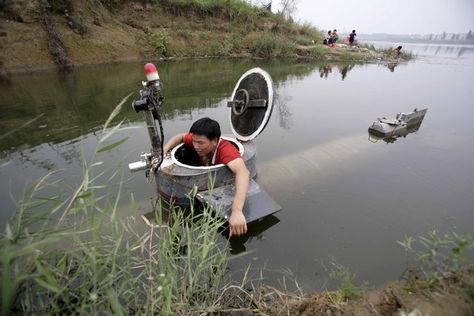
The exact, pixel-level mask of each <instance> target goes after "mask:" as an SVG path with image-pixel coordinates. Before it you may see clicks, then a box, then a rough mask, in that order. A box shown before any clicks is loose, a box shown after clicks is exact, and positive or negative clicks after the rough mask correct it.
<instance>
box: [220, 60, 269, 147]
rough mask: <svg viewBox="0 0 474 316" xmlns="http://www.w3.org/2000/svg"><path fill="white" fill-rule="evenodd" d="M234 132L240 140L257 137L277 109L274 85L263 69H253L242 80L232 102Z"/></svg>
mask: <svg viewBox="0 0 474 316" xmlns="http://www.w3.org/2000/svg"><path fill="white" fill-rule="evenodd" d="M228 107H230V109H229V115H230V123H231V128H232V133H233V134H234V135H235V137H236V138H237V139H238V140H240V141H249V140H252V139H254V138H255V137H257V136H258V135H259V134H260V133H261V132H262V131H263V129H264V128H265V126H266V125H267V123H268V121H269V120H270V116H271V114H272V110H273V82H272V78H271V77H270V75H269V74H268V73H267V72H266V71H265V70H263V69H261V68H253V69H250V70H249V71H247V72H246V73H244V74H243V75H242V77H240V79H239V81H238V82H237V84H236V85H235V88H234V91H233V92H232V99H231V101H230V102H228Z"/></svg>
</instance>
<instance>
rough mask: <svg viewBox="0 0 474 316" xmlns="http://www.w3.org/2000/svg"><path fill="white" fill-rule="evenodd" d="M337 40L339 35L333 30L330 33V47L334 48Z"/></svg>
mask: <svg viewBox="0 0 474 316" xmlns="http://www.w3.org/2000/svg"><path fill="white" fill-rule="evenodd" d="M338 38H339V35H337V30H336V29H334V30H333V31H332V33H331V44H332V47H335V46H336V42H337V39H338Z"/></svg>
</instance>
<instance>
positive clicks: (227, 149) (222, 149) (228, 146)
mask: <svg viewBox="0 0 474 316" xmlns="http://www.w3.org/2000/svg"><path fill="white" fill-rule="evenodd" d="M183 142H184V145H185V146H186V147H188V148H192V149H193V150H194V146H193V134H192V133H186V134H185V135H184V137H183ZM241 157H242V156H240V153H239V150H238V149H237V148H236V147H235V146H234V145H232V143H231V142H229V141H227V140H225V139H222V138H220V139H219V143H218V144H217V148H216V150H215V152H214V155H213V161H211V165H218V164H221V163H222V164H225V165H226V164H228V163H229V162H231V161H232V160H234V159H237V158H241ZM199 159H200V160H201V163H202V159H201V157H199Z"/></svg>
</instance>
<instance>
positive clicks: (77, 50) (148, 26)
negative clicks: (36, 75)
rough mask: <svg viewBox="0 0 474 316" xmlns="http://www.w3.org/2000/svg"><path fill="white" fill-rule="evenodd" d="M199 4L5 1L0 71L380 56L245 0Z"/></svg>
mask: <svg viewBox="0 0 474 316" xmlns="http://www.w3.org/2000/svg"><path fill="white" fill-rule="evenodd" d="M103 3H109V4H110V3H113V4H114V6H113V7H108V6H106V5H104V4H103ZM200 3H201V4H200ZM202 3H205V1H204V2H197V1H196V2H194V1H187V2H176V4H175V2H173V1H161V2H156V3H155V2H153V4H152V3H151V2H150V3H149V2H147V1H142V2H134V1H119V0H117V1H105V2H104V1H78V0H48V1H46V0H44V1H38V0H16V1H7V2H5V3H4V4H2V6H3V8H2V9H3V10H1V11H0V48H1V52H0V73H2V74H4V75H5V74H8V73H9V72H17V71H30V70H36V69H43V68H51V67H61V68H72V67H74V66H77V65H82V64H94V63H102V62H114V61H125V60H127V61H131V60H145V59H147V60H153V59H159V58H183V57H246V58H309V59H318V60H332V61H333V60H358V61H361V60H374V59H377V58H379V59H380V57H381V56H382V55H381V54H380V53H377V52H375V51H374V50H371V49H368V48H352V49H350V48H348V47H345V46H340V47H338V48H334V49H331V48H328V47H327V46H323V45H320V44H315V43H321V42H322V35H321V33H320V32H319V30H317V29H315V28H313V27H311V26H308V25H298V24H295V23H293V22H291V21H287V20H285V19H284V18H283V17H282V16H280V15H277V14H273V13H271V12H269V11H267V10H264V9H259V8H255V7H249V6H248V5H246V4H244V2H239V1H228V3H227V2H226V3H223V4H222V5H221V6H220V7H219V6H215V5H214V6H212V7H205V6H204V4H202Z"/></svg>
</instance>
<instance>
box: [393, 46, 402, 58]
mask: <svg viewBox="0 0 474 316" xmlns="http://www.w3.org/2000/svg"><path fill="white" fill-rule="evenodd" d="M401 54H402V47H401V46H398V47H397V48H395V49H394V50H393V51H392V57H394V58H398V57H400V55H401Z"/></svg>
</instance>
